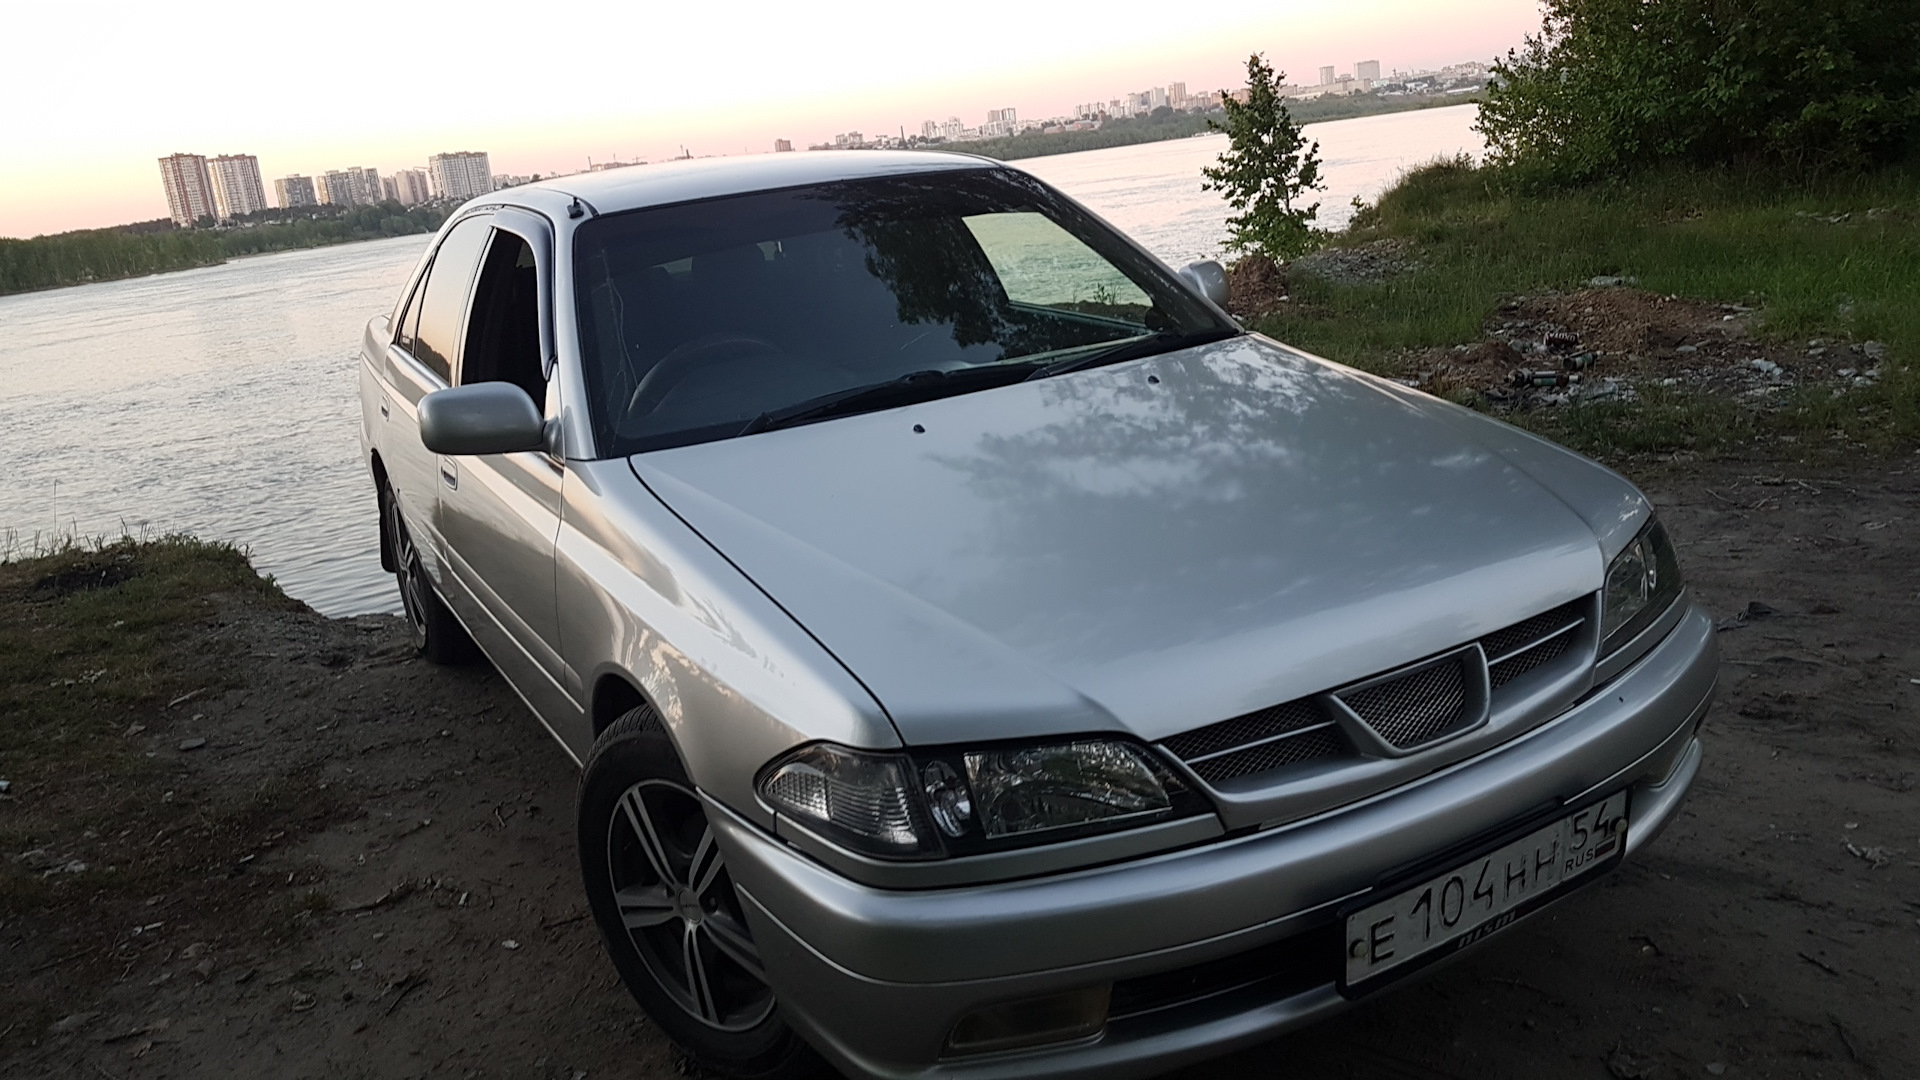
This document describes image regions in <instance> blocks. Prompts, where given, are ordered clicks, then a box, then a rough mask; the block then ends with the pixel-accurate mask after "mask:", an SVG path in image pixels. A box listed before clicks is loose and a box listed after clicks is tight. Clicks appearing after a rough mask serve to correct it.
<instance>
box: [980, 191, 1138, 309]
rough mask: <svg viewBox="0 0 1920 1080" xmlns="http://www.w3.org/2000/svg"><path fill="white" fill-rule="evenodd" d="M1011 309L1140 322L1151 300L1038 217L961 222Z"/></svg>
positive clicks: (987, 217) (1013, 215)
mask: <svg viewBox="0 0 1920 1080" xmlns="http://www.w3.org/2000/svg"><path fill="white" fill-rule="evenodd" d="M963 220H964V221H965V222H966V223H967V231H969V232H971V233H973V238H974V239H975V240H977V241H979V243H980V249H981V250H982V251H985V252H986V253H987V261H988V262H990V263H992V264H993V272H994V273H995V274H997V275H999V277H1000V285H1001V287H1002V288H1004V289H1006V291H1007V299H1009V300H1011V301H1013V302H1014V303H1016V304H1029V305H1032V306H1035V307H1050V308H1059V309H1064V310H1067V311H1078V312H1082V313H1084V314H1089V315H1104V316H1107V317H1109V318H1120V319H1125V320H1127V321H1129V322H1141V321H1143V319H1144V317H1145V315H1146V312H1147V310H1148V309H1150V308H1151V307H1152V306H1153V301H1151V300H1149V299H1148V298H1147V294H1146V293H1145V292H1143V291H1141V289H1140V286H1138V285H1135V284H1134V283H1133V282H1131V281H1129V280H1127V276H1126V275H1125V274H1122V273H1121V272H1120V271H1119V269H1118V268H1116V267H1115V266H1114V265H1113V264H1112V263H1110V262H1108V261H1107V260H1106V259H1104V258H1101V257H1100V255H1099V254H1097V253H1096V252H1094V250H1093V249H1092V248H1089V247H1088V246H1087V245H1085V244H1083V243H1081V242H1080V241H1079V240H1077V239H1075V238H1074V236H1073V234H1072V233H1069V232H1068V231H1067V230H1065V229H1063V228H1061V227H1060V226H1058V225H1056V224H1054V223H1053V222H1052V221H1050V220H1048V218H1047V217H1046V216H1045V215H1043V214H1036V213H1031V212H1018V213H1005V214H979V215H976V216H974V217H969V218H965V219H963Z"/></svg>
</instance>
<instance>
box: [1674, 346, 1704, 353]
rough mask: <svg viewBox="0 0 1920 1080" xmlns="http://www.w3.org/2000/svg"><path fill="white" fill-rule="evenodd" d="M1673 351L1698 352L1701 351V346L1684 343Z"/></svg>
mask: <svg viewBox="0 0 1920 1080" xmlns="http://www.w3.org/2000/svg"><path fill="white" fill-rule="evenodd" d="M1673 351H1674V352H1677V353H1697V352H1699V351H1700V346H1698V345H1682V346H1680V347H1679V348H1677V349H1675V350H1673Z"/></svg>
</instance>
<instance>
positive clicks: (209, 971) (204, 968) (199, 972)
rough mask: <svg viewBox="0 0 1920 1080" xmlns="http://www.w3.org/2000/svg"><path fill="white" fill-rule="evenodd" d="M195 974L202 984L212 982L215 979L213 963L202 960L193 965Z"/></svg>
mask: <svg viewBox="0 0 1920 1080" xmlns="http://www.w3.org/2000/svg"><path fill="white" fill-rule="evenodd" d="M193 974H194V976H195V977H196V978H198V979H199V980H200V981H201V982H207V981H209V980H211V979H212V978H213V961H212V960H202V961H200V962H199V963H197V964H195V965H193Z"/></svg>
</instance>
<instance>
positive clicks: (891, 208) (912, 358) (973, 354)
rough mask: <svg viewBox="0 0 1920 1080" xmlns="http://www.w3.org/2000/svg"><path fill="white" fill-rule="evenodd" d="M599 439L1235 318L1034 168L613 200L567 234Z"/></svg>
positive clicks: (657, 432) (728, 432) (732, 429)
mask: <svg viewBox="0 0 1920 1080" xmlns="http://www.w3.org/2000/svg"><path fill="white" fill-rule="evenodd" d="M574 252H575V255H574V257H575V278H574V280H575V283H576V286H575V287H576V302H577V305H578V318H579V321H580V330H581V341H582V352H583V359H584V361H585V368H586V377H587V389H588V395H589V399H590V408H591V411H592V414H593V422H594V433H595V437H596V443H597V445H598V446H599V447H600V450H601V453H602V454H604V455H608V456H613V455H622V454H630V453H638V452H642V451H646V450H651V449H658V448H662V447H668V446H679V445H685V444H687V443H693V442H702V441H708V440H711V439H719V438H729V437H732V436H735V435H738V434H740V433H741V430H742V428H743V427H744V426H746V425H747V424H748V423H749V422H750V421H752V420H753V419H754V418H755V417H757V416H759V415H761V414H762V413H767V412H771V411H776V410H780V409H783V408H788V407H791V406H794V405H795V404H796V403H804V402H806V401H809V400H812V399H815V398H820V397H823V396H827V395H832V394H835V393H837V392H842V391H846V390H848V389H850V388H855V387H861V386H867V385H871V384H874V383H879V382H884V381H886V380H889V379H896V378H899V377H900V376H903V375H907V374H909V373H913V372H922V371H942V372H953V371H955V370H958V369H961V368H968V367H976V366H980V365H988V364H1007V363H1028V364H1036V365H1037V364H1040V363H1042V362H1044V361H1045V360H1046V359H1047V358H1049V357H1052V356H1055V355H1060V354H1067V353H1071V352H1072V351H1073V350H1077V349H1079V350H1084V349H1087V348H1089V347H1094V346H1099V345H1101V344H1103V343H1107V342H1124V341H1127V340H1130V339H1133V338H1140V337H1143V336H1149V335H1155V334H1161V333H1168V332H1171V333H1174V334H1183V333H1194V332H1203V331H1206V330H1215V329H1223V328H1231V324H1229V323H1227V322H1226V320H1224V319H1222V318H1221V317H1220V316H1219V315H1218V314H1217V313H1215V312H1214V311H1213V310H1212V309H1211V308H1210V307H1208V306H1207V305H1205V304H1204V303H1202V302H1200V301H1198V300H1197V299H1195V298H1194V297H1193V296H1192V295H1191V294H1189V293H1188V292H1187V291H1186V290H1185V289H1184V288H1182V287H1181V286H1180V285H1179V284H1177V283H1176V282H1175V281H1174V280H1172V277H1171V275H1169V274H1168V273H1167V271H1166V270H1165V268H1164V267H1162V266H1160V265H1159V264H1158V263H1157V262H1155V261H1154V260H1152V259H1150V258H1147V257H1145V256H1143V255H1141V254H1140V253H1139V252H1138V251H1137V250H1136V249H1134V248H1133V246H1132V245H1131V244H1129V243H1128V242H1127V241H1125V240H1124V239H1122V238H1121V237H1119V236H1117V235H1115V234H1114V233H1113V232H1112V231H1111V230H1109V229H1107V228H1105V227H1104V226H1101V225H1100V224H1099V223H1098V222H1096V221H1095V220H1093V219H1092V218H1091V217H1089V216H1088V215H1086V214H1085V213H1084V212H1082V211H1080V210H1079V209H1078V208H1077V207H1075V206H1074V205H1073V204H1072V203H1071V202H1069V201H1068V200H1066V199H1064V198H1062V197H1060V196H1058V195H1057V194H1055V193H1054V192H1052V191H1051V189H1048V188H1047V187H1045V186H1044V185H1042V184H1040V183H1039V182H1038V181H1036V180H1033V179H1032V178H1030V177H1026V176H1024V175H1023V174H1020V173H1016V172H1012V171H1011V170H1004V169H955V170H946V171H939V172H930V173H923V174H918V175H910V176H904V177H889V178H884V179H876V180H859V181H847V182H841V183H832V184H823V185H817V186H812V187H804V188H794V189H787V190H781V191H772V192H759V193H755V194H751V195H743V196H735V197H729V198H721V199H711V200H705V201H702V202H697V203H685V204H679V205H675V206H666V207H658V208H651V209H647V210H639V211H633V212H630V213H625V214H616V215H609V216H606V217H602V218H597V219H595V220H593V221H590V222H587V223H585V224H583V225H582V226H581V227H580V229H579V231H578V232H577V233H576V235H575V241H574Z"/></svg>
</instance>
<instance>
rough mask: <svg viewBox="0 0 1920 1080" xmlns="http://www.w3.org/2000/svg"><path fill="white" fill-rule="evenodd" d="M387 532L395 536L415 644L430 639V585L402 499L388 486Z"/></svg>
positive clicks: (396, 568)
mask: <svg viewBox="0 0 1920 1080" xmlns="http://www.w3.org/2000/svg"><path fill="white" fill-rule="evenodd" d="M385 509H386V513H387V534H388V535H389V536H391V537H393V567H394V569H393V576H394V577H395V578H396V579H398V581H399V585H400V606H401V607H402V608H404V609H405V610H406V615H407V628H408V629H409V630H410V631H412V633H413V643H414V646H415V647H416V648H418V647H422V646H423V645H424V644H425V642H426V640H427V598H426V593H425V592H424V591H423V590H424V589H425V588H426V587H427V585H426V581H425V580H424V572H423V570H422V568H421V566H420V553H419V552H418V551H417V550H415V549H414V546H413V536H412V535H411V534H409V533H408V532H407V525H406V522H404V521H402V520H401V519H400V499H399V497H398V496H397V495H395V494H394V492H393V491H392V490H391V489H389V490H388V492H387V498H386V507H385Z"/></svg>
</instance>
